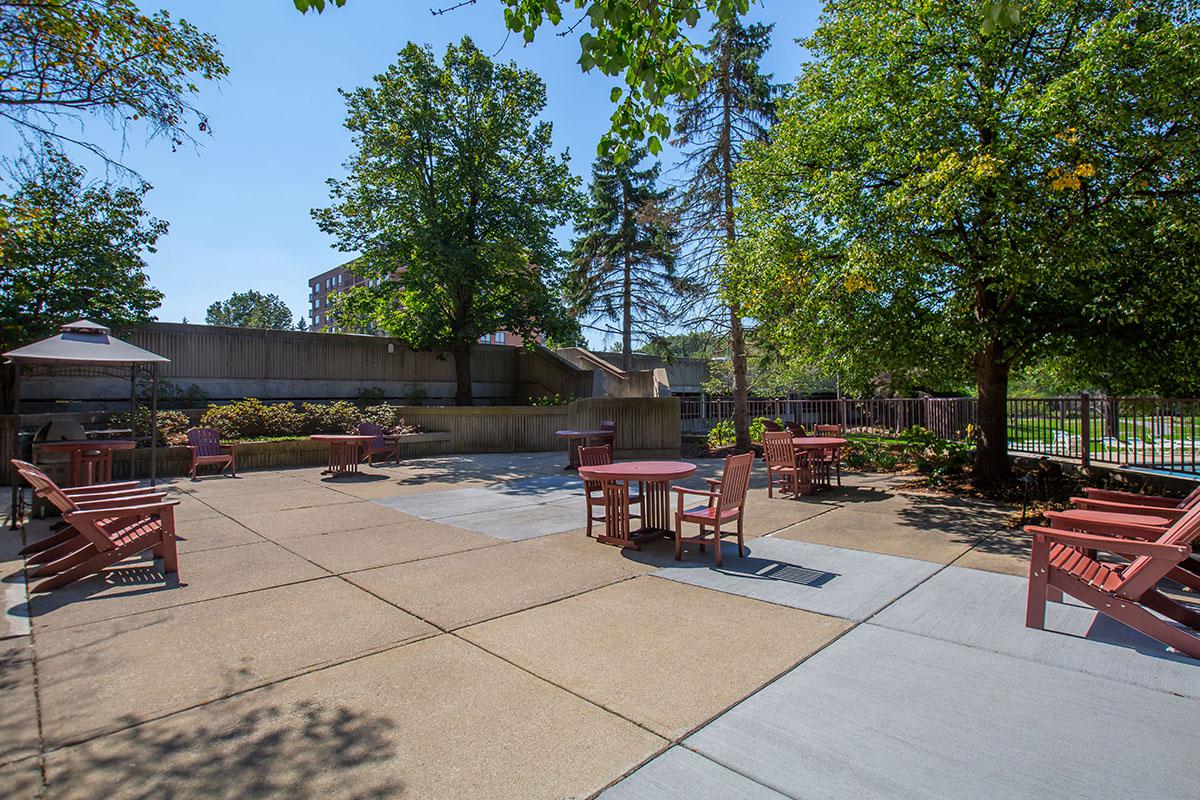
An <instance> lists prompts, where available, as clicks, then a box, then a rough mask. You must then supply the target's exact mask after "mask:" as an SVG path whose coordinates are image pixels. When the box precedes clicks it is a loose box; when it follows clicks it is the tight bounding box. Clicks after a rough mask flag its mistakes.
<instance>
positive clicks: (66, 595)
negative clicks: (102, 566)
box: [23, 542, 328, 630]
mask: <svg viewBox="0 0 1200 800" xmlns="http://www.w3.org/2000/svg"><path fill="white" fill-rule="evenodd" d="M326 575H328V573H327V572H326V571H325V570H323V569H321V568H320V567H316V566H313V565H312V564H310V563H308V562H307V561H305V560H303V559H302V558H300V557H299V556H294V555H292V554H291V553H289V552H287V551H286V550H284V549H283V548H281V547H280V546H279V545H276V544H272V543H271V542H262V543H260V544H246V545H240V546H238V547H223V548H220V549H217V550H201V551H199V552H195V553H188V554H187V555H186V556H184V555H181V556H180V558H179V573H178V575H170V576H168V575H164V574H163V572H162V562H161V561H159V562H152V561H149V560H147V559H141V560H129V561H124V562H122V563H121V564H118V565H117V566H115V567H113V568H111V569H109V570H108V571H106V572H105V573H104V575H103V576H93V577H91V578H86V579H84V580H82V581H79V582H78V583H73V584H71V585H70V586H66V587H63V588H62V589H59V590H58V591H55V592H50V593H49V594H35V595H32V596H31V598H30V602H29V604H28V605H26V606H25V607H24V609H23V610H24V613H26V614H28V613H30V609H32V614H33V626H34V629H35V630H40V629H45V628H53V627H63V626H66V625H81V624H83V623H87V622H97V621H99V620H104V619H114V618H116V617H123V616H126V615H128V614H136V613H139V612H142V611H153V610H161V609H165V608H169V607H171V606H178V605H182V604H184V603H194V602H197V601H199V600H211V599H212V598H214V597H225V596H227V595H232V594H238V593H241V592H250V591H254V590H255V589H266V588H268V587H271V586H282V585H283V584H287V583H298V582H300V581H306V580H311V579H313V578H321V577H325V576H326Z"/></svg>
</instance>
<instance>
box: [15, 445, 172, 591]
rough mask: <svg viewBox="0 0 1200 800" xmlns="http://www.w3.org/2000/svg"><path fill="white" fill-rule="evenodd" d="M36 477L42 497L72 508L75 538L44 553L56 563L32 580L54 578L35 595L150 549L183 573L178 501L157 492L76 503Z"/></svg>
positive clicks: (68, 515) (166, 567) (69, 518)
mask: <svg viewBox="0 0 1200 800" xmlns="http://www.w3.org/2000/svg"><path fill="white" fill-rule="evenodd" d="M18 469H20V468H18ZM35 469H36V468H35ZM21 473H22V475H23V476H25V477H26V479H27V480H28V479H29V478H30V477H31V476H30V475H27V474H26V473H25V471H24V470H21ZM32 478H33V481H31V483H32V484H33V486H34V488H35V490H37V491H38V492H39V493H40V494H43V493H44V494H43V496H45V497H46V498H47V499H48V500H50V501H51V502H54V503H55V504H56V505H57V504H58V503H60V502H61V503H63V504H64V505H65V506H66V507H67V509H66V510H64V512H63V519H64V520H65V521H66V523H67V524H68V525H70V526H71V529H72V530H73V531H74V532H75V534H76V536H74V537H73V538H71V539H70V540H68V541H66V542H64V543H62V544H60V545H58V546H57V547H53V548H50V549H49V550H47V551H43V553H41V554H40V556H41V557H43V558H46V557H50V558H52V559H53V560H50V561H48V562H46V563H43V564H42V566H40V567H38V568H37V569H35V570H32V571H31V572H30V573H29V574H30V577H34V578H40V577H45V576H48V575H49V576H53V577H50V578H48V579H47V580H44V581H42V582H41V583H39V584H37V585H36V586H34V587H33V588H32V589H31V590H30V591H33V592H49V591H53V590H54V589H59V588H62V587H63V586H66V585H68V584H71V583H74V582H75V581H77V580H81V579H82V578H86V577H88V576H89V575H94V574H96V573H98V572H100V571H101V570H103V569H104V568H105V567H109V566H112V565H113V564H116V563H118V562H120V561H123V560H124V559H126V558H128V557H130V556H133V555H137V554H138V553H142V552H145V551H146V550H152V551H153V554H154V557H155V558H161V559H162V560H163V571H164V572H166V573H168V574H171V573H177V572H178V571H179V556H178V554H177V552H176V548H175V506H176V505H178V504H179V501H178V500H166V499H165V495H164V494H162V493H156V494H145V495H127V496H123V497H114V498H110V499H106V500H92V501H87V502H79V501H72V500H71V499H70V498H67V497H66V495H63V494H62V491H61V489H59V488H58V486H57V485H55V484H54V482H53V481H50V480H49V479H48V478H47V479H46V481H48V485H44V484H43V482H42V479H41V478H40V477H39V476H37V475H36V474H33V475H32ZM39 484H42V485H39ZM64 498H65V499H64Z"/></svg>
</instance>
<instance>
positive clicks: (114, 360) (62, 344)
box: [4, 319, 170, 527]
mask: <svg viewBox="0 0 1200 800" xmlns="http://www.w3.org/2000/svg"><path fill="white" fill-rule="evenodd" d="M4 358H5V361H6V363H9V364H12V365H13V366H14V369H15V375H14V380H13V410H12V413H13V417H14V420H15V422H14V425H13V452H14V453H19V452H20V435H21V433H20V431H21V426H20V385H21V383H20V377H21V367H22V366H23V365H25V364H39V365H45V366H62V367H129V368H130V369H131V370H132V372H131V373H130V381H131V383H132V381H133V380H134V379H135V378H136V375H137V370H138V369H139V368H142V369H148V370H149V372H150V376H151V387H152V392H151V397H150V409H151V419H152V420H153V419H154V418H155V417H157V413H158V365H159V364H165V363H169V362H170V359H168V358H163V357H162V356H160V355H158V354H157V353H151V352H150V351H149V350H143V349H142V348H140V347H138V346H136V345H132V344H130V343H129V342H126V341H122V340H121V339H118V338H116V337H115V336H113V335H112V330H111V329H109V328H107V327H105V326H104V325H101V324H99V323H96V322H92V321H90V320H86V319H81V320H76V321H75V322H71V323H68V324H66V325H63V326H62V327H61V328H59V332H58V334H56V335H54V336H50V337H48V338H46V339H42V340H41V341H40V342H34V343H33V344H28V345H25V346H24V347H18V348H17V349H16V350H10V351H8V352H7V353H5V354H4ZM129 402H130V417H129V420H130V424H131V425H134V421H135V414H136V410H137V394H136V392H134V391H132V390H131V391H130V398H129ZM135 427H136V426H135ZM150 439H151V441H150V445H151V446H150V482H151V483H153V482H154V478H155V472H156V466H157V464H156V460H157V459H156V453H155V450H156V448H155V447H154V431H153V423H151V434H150ZM19 502H20V487H19V486H18V485H17V482H16V480H15V479H14V481H13V488H12V504H13V505H12V524H13V527H16V525H17V507H18V505H19Z"/></svg>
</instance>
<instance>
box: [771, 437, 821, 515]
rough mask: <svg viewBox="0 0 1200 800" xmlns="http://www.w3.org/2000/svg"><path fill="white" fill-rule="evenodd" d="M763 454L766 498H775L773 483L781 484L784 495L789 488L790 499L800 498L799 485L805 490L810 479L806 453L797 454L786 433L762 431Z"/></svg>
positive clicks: (790, 438) (810, 474)
mask: <svg viewBox="0 0 1200 800" xmlns="http://www.w3.org/2000/svg"><path fill="white" fill-rule="evenodd" d="M763 454H764V456H765V457H766V461H767V497H774V496H775V483H776V482H779V483H782V484H783V490H784V493H785V494H786V493H787V487H788V486H789V485H790V486H791V495H792V498H793V499H795V498H796V497H799V496H800V492H801V483H803V484H805V486H804V488H807V485H808V483H809V482H810V481H811V479H812V473H811V472H810V471H809V470H810V467H809V464H808V453H807V452H804V453H797V452H796V448H795V447H793V446H792V434H791V433H789V432H788V431H764V432H763Z"/></svg>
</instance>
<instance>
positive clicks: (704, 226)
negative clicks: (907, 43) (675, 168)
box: [673, 17, 776, 450]
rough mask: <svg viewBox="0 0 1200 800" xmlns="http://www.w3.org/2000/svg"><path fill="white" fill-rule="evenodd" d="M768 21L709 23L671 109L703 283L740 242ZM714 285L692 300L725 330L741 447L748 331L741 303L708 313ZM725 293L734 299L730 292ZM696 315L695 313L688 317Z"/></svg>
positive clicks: (770, 103)
mask: <svg viewBox="0 0 1200 800" xmlns="http://www.w3.org/2000/svg"><path fill="white" fill-rule="evenodd" d="M771 28H772V26H770V25H751V26H750V27H748V28H747V27H745V26H744V25H742V22H741V20H740V19H738V18H737V17H734V18H732V19H730V20H728V21H726V22H720V23H717V24H716V25H714V26H713V36H712V39H711V40H710V41H709V43H708V44H707V45H706V46H705V47H704V49H703V57H704V62H705V67H706V69H705V74H706V75H707V78H706V79H705V80H704V81H703V82H702V83H700V85H699V87H698V90H697V93H696V96H695V97H694V98H692V99H690V100H685V101H683V102H681V103H678V104H677V105H676V107H675V132H676V138H675V140H674V142H673V144H675V145H676V146H679V147H681V148H682V149H683V153H684V156H683V163H682V167H683V169H684V171H685V175H686V177H685V184H684V190H683V192H682V195H681V203H680V211H681V214H680V220H681V223H682V224H681V232H682V234H681V238H682V241H683V250H684V260H685V261H686V262H687V264H688V266H689V269H688V270H687V271H688V273H689V274H691V275H694V276H695V277H697V278H698V279H699V281H700V282H701V283H702V284H703V285H706V286H708V287H715V286H716V285H717V284H718V282H719V276H720V274H721V273H722V271H723V270H722V267H723V265H724V263H725V258H726V255H727V254H728V253H729V251H730V249H731V248H732V247H733V245H734V244H735V243H736V241H737V223H736V219H735V211H736V206H737V203H738V199H739V198H738V193H737V191H736V187H735V185H734V169H735V168H736V167H737V165H738V164H739V163H740V162H741V160H742V154H743V152H744V145H745V144H746V143H747V142H761V141H765V140H766V138H767V132H768V129H769V128H770V125H771V123H772V122H773V121H774V117H775V94H776V90H775V87H774V86H773V85H772V83H771V76H770V75H765V74H763V73H762V72H760V71H759V62H760V61H761V59H762V57H763V54H764V53H765V52H766V50H767V48H768V47H769V46H770V41H771ZM717 297H718V293H717V292H716V291H712V292H710V293H708V294H707V295H705V296H704V297H703V298H702V299H701V301H700V302H697V303H696V304H695V306H694V308H695V309H697V310H699V311H700V312H701V314H700V315H699V316H700V317H701V318H703V317H708V319H706V320H705V321H707V322H715V323H717V325H718V326H719V327H721V328H723V329H727V330H728V331H729V353H730V360H731V366H732V391H733V428H734V431H735V434H736V445H737V447H738V449H740V450H749V449H750V414H749V410H748V408H749V404H748V392H749V382H748V380H747V377H746V336H745V332H744V329H743V321H742V317H743V312H742V308H741V305H740V303H738V302H736V298H735V299H734V300H733V302H729V301H728V300H727V302H725V303H724V304H723V305H722V306H721V307H720V312H721V313H720V314H719V315H715V316H712V315H711V312H712V311H713V310H714V309H713V304H712V303H711V302H704V300H705V299H708V298H713V299H715V298H717ZM727 297H732V296H731V295H727ZM696 316H697V315H693V319H695V318H696Z"/></svg>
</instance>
